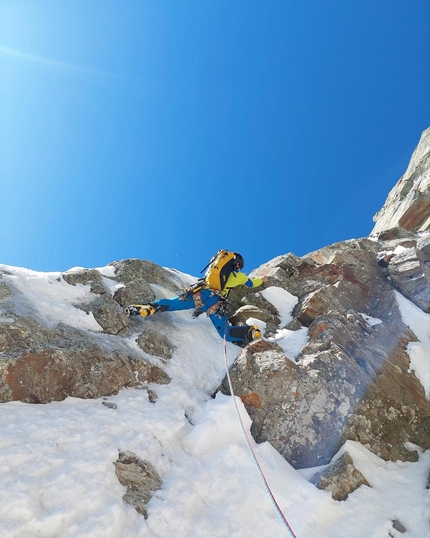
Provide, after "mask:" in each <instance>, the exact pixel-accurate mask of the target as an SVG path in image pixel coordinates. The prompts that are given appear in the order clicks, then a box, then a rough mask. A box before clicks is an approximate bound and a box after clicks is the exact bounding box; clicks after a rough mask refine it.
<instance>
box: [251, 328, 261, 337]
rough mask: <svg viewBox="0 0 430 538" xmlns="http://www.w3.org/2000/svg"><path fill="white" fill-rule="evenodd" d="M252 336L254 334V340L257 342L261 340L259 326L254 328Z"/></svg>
mask: <svg viewBox="0 0 430 538" xmlns="http://www.w3.org/2000/svg"><path fill="white" fill-rule="evenodd" d="M251 334H252V339H253V340H257V339H258V338H261V331H260V329H259V328H258V327H257V325H253V326H252V333H251Z"/></svg>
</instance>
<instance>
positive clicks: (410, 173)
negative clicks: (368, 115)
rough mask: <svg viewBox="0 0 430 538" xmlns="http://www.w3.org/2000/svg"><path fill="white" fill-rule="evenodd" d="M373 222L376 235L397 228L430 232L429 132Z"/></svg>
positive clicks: (424, 135) (422, 139)
mask: <svg viewBox="0 0 430 538" xmlns="http://www.w3.org/2000/svg"><path fill="white" fill-rule="evenodd" d="M373 220H374V221H375V223H376V224H375V227H374V228H373V232H372V233H373V234H377V233H380V232H382V231H384V230H389V229H391V228H394V227H396V226H400V227H401V228H403V229H405V230H408V231H411V232H422V231H429V230H430V129H427V130H426V131H424V132H423V134H422V136H421V140H420V142H419V144H418V146H417V148H416V150H415V152H414V154H413V155H412V159H411V162H410V164H409V166H408V169H407V170H406V172H405V174H404V176H403V177H401V178H400V179H399V181H398V182H397V184H396V185H395V187H394V188H393V190H392V191H391V192H390V194H389V195H388V198H387V201H386V202H385V205H384V207H383V208H382V209H381V210H380V211H379V212H378V213H377V214H376V215H375V216H374V218H373Z"/></svg>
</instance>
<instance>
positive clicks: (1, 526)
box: [0, 267, 430, 538]
mask: <svg viewBox="0 0 430 538" xmlns="http://www.w3.org/2000/svg"><path fill="white" fill-rule="evenodd" d="M1 268H2V267H0V269H1ZM8 270H9V271H10V272H11V273H12V275H5V274H3V278H5V280H6V279H7V284H8V285H9V286H10V287H13V291H14V296H13V298H12V299H11V298H8V299H6V300H7V301H9V300H13V301H15V306H16V307H20V306H22V308H24V304H25V302H24V298H25V300H26V301H28V302H29V303H30V304H31V307H32V309H33V312H32V315H34V316H36V317H37V318H38V320H39V321H43V322H45V323H48V324H49V323H53V320H54V318H55V316H56V315H60V314H61V312H62V310H63V309H64V310H66V311H67V316H68V317H67V319H66V316H65V317H64V318H62V319H63V320H64V321H65V322H67V323H69V324H70V322H71V321H72V322H73V323H74V324H76V325H79V324H80V323H82V326H83V327H85V329H86V330H97V329H92V328H91V327H92V324H91V322H90V321H88V318H89V317H88V316H86V314H84V313H82V314H84V316H86V317H83V318H82V319H81V317H80V316H81V314H80V313H79V312H81V311H79V310H78V309H77V308H75V307H74V303H75V301H76V302H78V301H80V300H82V299H87V298H89V297H90V292H89V289H88V287H87V286H79V285H77V286H70V285H68V284H67V283H65V282H64V281H63V280H61V279H60V280H58V277H59V276H60V275H57V274H56V273H44V274H42V273H35V272H30V271H27V270H20V269H15V268H8ZM104 276H105V278H109V277H110V276H111V274H110V273H108V272H105V274H104ZM180 278H182V277H180V275H178V280H179V279H180ZM189 280H191V277H190V279H189ZM158 291H161V292H163V293H167V291H168V290H164V289H159V290H158ZM268 297H270V301H271V302H272V304H274V305H275V306H276V308H278V309H279V312H280V315H281V318H282V319H283V322H285V321H286V320H288V316H289V315H290V313H291V310H292V308H293V306H294V305H293V303H294V299H292V298H291V297H290V298H289V297H287V296H286V295H285V294H284V293H276V290H271V291H270V292H269V294H268ZM28 302H27V303H26V304H28ZM42 304H43V305H44V307H45V308H46V309H47V310H49V312H46V311H44V310H43V308H42V306H41V305H42ZM75 310H76V311H77V312H75ZM288 312H290V313H288ZM412 318H413V321H414V323H415V322H417V320H419V319H421V318H419V317H418V316H416V313H414V315H413V316H412ZM84 320H85V321H86V323H84ZM57 321H58V320H57ZM139 323H141V324H143V323H151V324H152V326H153V328H154V329H157V330H160V331H164V332H166V331H168V333H169V338H171V339H172V341H173V343H174V344H175V346H176V349H175V352H174V354H173V357H172V359H171V360H170V361H168V363H166V364H163V368H165V369H166V371H167V373H168V374H169V375H170V376H171V378H172V381H171V383H170V384H169V385H149V386H148V388H149V389H152V390H154V391H155V392H156V393H157V395H158V399H157V400H156V402H155V403H151V402H150V401H149V399H148V394H147V391H146V390H145V389H144V388H141V389H138V388H136V389H123V390H121V391H120V392H119V394H117V395H115V396H111V397H109V398H100V399H98V400H82V399H76V398H67V399H66V400H64V401H62V402H52V403H50V404H46V405H31V404H24V403H21V402H8V403H3V404H1V413H0V455H1V457H0V484H1V487H0V536H1V537H2V538H36V537H42V538H102V537H103V538H198V537H201V536H205V537H208V538H245V537H246V538H249V537H255V538H274V537H276V538H277V537H280V538H281V537H283V536H288V533H287V531H286V529H285V527H284V526H283V525H282V522H281V520H280V519H279V517H278V516H277V514H276V511H275V509H274V506H273V505H272V503H271V500H270V498H269V496H268V495H267V492H266V490H265V488H264V485H263V484H262V482H261V480H260V477H259V475H258V473H257V470H256V468H255V466H254V463H253V460H252V458H251V455H250V453H249V451H248V448H247V445H246V442H245V439H244V437H243V435H242V432H241V429H240V425H239V422H238V419H237V415H236V412H235V407H234V402H233V400H232V398H231V397H227V396H224V395H222V394H221V393H218V394H217V395H216V398H212V397H211V394H213V393H214V391H215V390H216V388H217V387H218V385H219V383H220V381H221V380H222V379H223V377H224V375H225V359H224V355H223V348H224V342H223V340H222V339H220V338H219V336H218V335H217V333H216V331H215V330H214V328H213V326H212V324H211V323H210V321H209V320H208V319H207V318H206V317H204V316H200V317H199V318H197V319H195V320H193V319H192V318H191V316H190V313H189V312H172V313H165V314H163V316H161V315H160V316H158V317H157V316H154V317H153V318H150V319H148V320H138V321H137V322H136V332H138V331H139ZM417 323H418V322H417ZM76 325H74V326H76ZM420 327H421V325H420ZM413 330H414V332H415V329H413ZM417 331H418V333H420V331H421V329H417ZM290 332H293V331H290ZM295 333H299V334H300V331H295ZM283 334H284V333H283V332H282V331H281V332H280V333H279V334H278V335H277V337H278V340H277V341H278V342H280V343H281V342H282V341H283V340H285V339H288V338H292V337H291V336H288V337H287V336H282V335H283ZM420 334H421V333H420ZM281 336H282V338H281ZM302 336H304V333H303V334H302ZM421 336H422V335H421ZM421 336H420V338H421ZM99 338H100V339H105V345H106V348H108V347H109V345H112V337H111V336H109V335H103V334H99ZM297 338H299V336H297ZM129 345H130V346H135V345H136V344H135V342H134V339H133V338H130V339H129ZM300 345H301V344H300ZM298 347H299V344H297V346H296V350H297V348H298ZM239 351H240V349H239V348H237V346H234V345H233V344H228V345H227V353H228V356H227V361H228V363H229V364H231V363H232V362H233V361H234V360H235V358H236V356H237V354H238V352H239ZM149 358H150V359H151V360H152V362H154V363H155V364H157V363H158V362H160V361H159V359H157V358H155V357H149ZM103 402H105V403H112V404H115V405H116V408H109V407H107V406H105V405H103ZM237 405H238V406H239V410H240V414H241V417H242V419H243V421H244V424H245V427H246V429H247V431H248V435H249V428H250V426H251V420H250V418H249V416H248V415H247V413H246V410H245V408H244V406H243V404H242V402H241V401H240V400H239V399H238V400H237ZM251 443H252V446H253V449H254V450H255V453H256V455H257V458H258V460H259V463H260V465H261V467H262V468H263V471H264V473H265V476H266V478H267V480H268V483H269V485H270V488H271V490H272V491H273V494H274V496H275V498H276V500H277V502H278V504H279V506H280V508H281V510H282V512H283V514H284V515H285V517H286V518H287V520H288V522H289V524H290V525H291V527H292V528H293V530H294V532H295V534H296V536H297V538H313V537H315V538H316V537H318V538H363V537H366V538H389V537H400V536H403V537H404V538H425V537H426V536H427V537H428V518H429V503H428V492H427V491H426V490H425V485H426V479H427V475H428V471H429V467H430V451H427V452H423V451H420V459H419V461H418V462H415V463H411V462H407V463H402V462H384V461H382V460H380V459H379V458H377V457H376V456H375V455H374V454H372V453H370V452H369V451H368V450H367V449H366V448H364V447H363V446H361V445H359V444H358V443H353V442H351V441H348V442H347V443H346V444H345V446H344V447H343V449H342V450H343V451H344V450H347V451H348V452H349V454H350V455H351V457H352V458H353V460H354V464H355V465H356V467H357V468H358V469H359V470H360V471H361V472H362V473H363V474H364V476H365V477H366V479H367V480H368V482H369V483H370V484H371V486H372V487H371V488H369V487H363V486H362V487H360V488H359V489H358V490H357V491H355V492H354V493H352V494H351V495H350V496H349V497H348V499H347V500H346V501H344V502H336V501H334V500H333V499H332V498H331V495H330V494H329V493H327V492H325V491H320V490H318V489H317V488H316V487H315V486H313V485H312V484H311V483H310V482H309V478H311V476H312V475H313V473H314V472H315V469H310V470H302V471H300V472H299V471H296V470H294V469H293V468H292V467H291V466H290V465H289V464H288V463H287V462H286V461H285V460H284V459H283V458H282V457H281V456H280V455H279V454H278V453H277V452H276V450H275V449H274V448H273V447H272V446H271V445H270V444H269V443H262V444H259V445H257V444H256V443H254V441H253V440H252V438H251ZM410 448H411V449H413V448H416V447H410ZM119 450H129V451H132V452H135V453H136V454H137V455H138V456H139V457H140V458H142V459H144V460H147V461H148V462H150V463H151V464H152V465H153V466H154V467H155V468H156V469H157V471H158V473H159V474H160V476H161V478H162V481H163V485H162V487H161V489H160V490H158V491H157V492H155V493H154V495H153V497H152V499H151V500H150V502H149V503H148V514H149V518H148V519H147V520H145V519H144V518H143V517H142V516H141V515H139V514H138V513H137V512H136V511H135V510H134V509H133V508H132V507H130V506H129V505H127V504H126V503H124V501H123V499H122V497H123V495H124V493H125V491H126V489H125V487H123V486H121V485H120V483H119V482H118V480H117V478H116V475H115V471H114V465H113V463H114V462H115V461H116V459H117V457H118V451H119ZM339 455H340V453H339ZM393 519H398V520H399V521H400V522H401V523H402V524H403V525H404V526H405V527H406V528H407V532H406V533H404V534H400V533H399V532H398V531H396V530H395V529H394V528H393V526H392V520H393Z"/></svg>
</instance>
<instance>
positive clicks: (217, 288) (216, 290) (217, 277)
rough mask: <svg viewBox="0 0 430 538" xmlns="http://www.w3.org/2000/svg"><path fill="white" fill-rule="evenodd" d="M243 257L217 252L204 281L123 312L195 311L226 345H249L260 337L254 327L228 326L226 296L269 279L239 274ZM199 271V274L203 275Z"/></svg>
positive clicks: (135, 314)
mask: <svg viewBox="0 0 430 538" xmlns="http://www.w3.org/2000/svg"><path fill="white" fill-rule="evenodd" d="M243 267H244V260H243V257H242V256H241V255H240V254H238V253H237V252H228V251H226V250H220V251H218V253H217V255H215V256H214V257H213V258H212V259H211V261H210V262H209V264H208V265H207V266H206V267H205V268H204V269H203V271H205V270H206V269H207V271H206V273H205V276H204V278H201V279H199V280H198V281H197V283H196V284H194V285H193V286H190V287H189V288H186V289H185V290H183V291H182V292H181V293H179V294H178V295H177V296H176V297H173V298H172V299H158V300H156V301H153V302H151V303H149V304H147V305H135V304H133V305H130V306H127V307H126V308H125V309H124V312H125V314H126V315H127V316H139V315H140V316H143V317H147V316H151V315H153V314H155V313H156V312H166V311H174V310H189V309H194V316H193V317H197V316H199V315H200V314H202V313H203V312H205V313H206V315H207V316H208V317H209V319H210V320H211V321H212V323H213V325H214V327H215V329H216V330H217V331H218V333H219V335H220V336H221V337H222V338H224V336H225V338H226V340H227V341H228V342H234V343H239V344H240V343H248V342H251V341H252V340H255V339H257V338H260V337H261V331H260V329H259V328H258V327H257V326H256V325H240V326H231V325H229V323H228V320H227V312H226V311H227V297H228V294H229V292H230V290H231V289H232V288H235V287H237V286H242V285H244V286H246V287H248V288H256V287H258V286H261V284H262V283H263V282H267V281H268V278H267V277H266V276H264V277H263V278H252V279H251V278H248V277H247V276H246V275H245V273H242V272H241V269H243ZM203 271H202V272H203Z"/></svg>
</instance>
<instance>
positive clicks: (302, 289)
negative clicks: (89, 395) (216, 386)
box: [221, 132, 430, 468]
mask: <svg viewBox="0 0 430 538" xmlns="http://www.w3.org/2000/svg"><path fill="white" fill-rule="evenodd" d="M429 142H430V137H429V132H426V133H424V135H423V137H422V140H421V143H420V146H419V150H418V149H417V151H416V152H415V154H414V157H413V162H412V164H411V166H410V167H409V168H408V171H409V173H410V176H408V177H412V176H413V178H414V181H415V182H417V184H419V185H421V186H422V185H426V184H427V183H426V181H427V179H426V178H427V177H428V176H427V175H426V174H427V164H425V163H427V162H428V153H429V152H428V149H429V148H428V144H429ZM419 163H421V164H419ZM424 165H425V166H424ZM420 174H421V175H420ZM390 197H391V198H389V200H391V201H390V202H389V203H388V202H387V204H386V206H384V207H385V210H384V211H385V212H388V213H390V211H391V212H392V213H393V214H397V212H396V207H397V205H396V206H395V207H394V208H392V207H391V204H393V203H394V204H398V200H397V198H395V197H394V198H393V195H392V194H391V195H390ZM425 222H427V221H426V219H425V218H423V220H422V223H425ZM423 226H424V224H423ZM425 226H427V225H425ZM425 226H424V227H425ZM420 227H421V225H420ZM429 243H430V233H429V232H423V231H421V232H419V233H417V232H415V231H408V230H406V229H404V228H401V227H399V226H396V227H395V228H392V229H390V230H385V231H383V232H381V233H379V234H377V235H375V234H374V235H372V236H371V237H369V238H362V239H359V240H351V241H345V242H341V243H336V244H334V245H331V246H329V247H326V248H323V249H321V250H319V251H317V252H313V253H310V254H309V255H308V256H305V257H303V258H298V257H296V256H294V254H287V255H285V256H279V257H278V258H275V259H274V260H272V261H270V262H269V263H267V264H265V265H263V266H262V267H260V268H259V269H257V270H256V271H254V272H253V275H252V276H263V275H266V276H268V277H269V283H268V284H266V287H268V286H278V287H281V288H283V289H285V290H287V291H288V292H290V293H291V294H293V295H295V296H296V297H298V303H297V305H296V306H295V308H294V311H293V320H292V321H291V322H290V323H289V325H288V328H290V329H291V330H297V329H298V328H300V327H302V326H304V327H307V328H308V334H309V340H308V342H307V344H306V345H305V346H304V347H303V348H302V349H301V351H300V353H299V355H298V356H296V357H295V360H294V358H293V357H287V355H286V354H285V353H284V352H283V351H282V349H280V348H279V346H278V345H277V344H276V343H274V342H271V341H270V339H269V341H267V342H264V341H261V342H255V343H252V344H251V345H249V346H247V348H245V349H244V350H243V351H242V352H241V354H240V355H239V357H238V359H237V360H236V362H235V364H234V365H233V367H232V369H231V376H232V382H233V389H234V391H235V394H236V395H238V396H240V397H241V398H242V401H243V402H244V404H245V407H246V409H247V411H248V413H249V415H250V417H251V419H252V420H253V424H252V427H251V432H252V434H253V436H254V438H255V439H256V441H258V442H263V441H270V442H271V443H272V444H273V446H274V447H275V448H276V449H277V450H278V451H279V452H280V453H281V454H282V455H283V456H284V457H285V458H286V459H287V460H288V461H289V462H290V463H291V464H292V465H293V466H294V467H296V468H303V467H312V466H317V465H322V464H326V463H328V462H329V461H330V460H331V458H332V457H333V455H334V454H335V453H336V452H337V451H338V450H339V449H340V447H341V446H342V445H343V444H344V442H345V441H346V440H348V439H351V440H355V441H359V442H360V443H362V444H363V445H364V446H366V447H367V448H369V449H370V450H371V451H372V452H374V453H375V454H376V455H378V456H379V457H381V458H383V459H385V460H398V459H400V460H404V461H405V460H412V461H414V460H416V459H417V453H416V452H415V451H412V452H411V451H409V450H407V449H406V448H405V443H406V442H408V441H409V442H412V443H415V444H417V445H419V446H420V447H422V448H425V449H427V448H429V447H430V404H429V401H428V400H427V398H426V394H425V389H424V387H423V386H422V384H421V381H420V379H419V378H418V377H417V376H416V374H415V372H414V370H412V369H411V368H410V365H411V359H410V357H409V355H408V346H409V344H410V343H413V342H415V341H416V340H417V337H416V335H415V334H414V333H413V332H412V331H411V329H410V328H409V327H408V326H406V325H405V323H404V322H403V319H402V315H401V312H400V310H399V306H398V303H397V300H396V295H395V292H396V291H397V292H400V293H401V294H402V295H403V296H404V297H406V298H407V299H409V300H410V301H412V302H413V303H415V305H417V306H418V307H419V308H420V309H421V310H422V311H423V312H426V313H429V312H430V271H429V259H430V256H429ZM235 299H236V306H240V305H250V304H251V305H255V306H256V307H258V312H257V313H256V311H255V312H254V317H256V318H259V319H264V321H266V322H267V327H268V328H269V323H271V324H273V323H274V320H276V319H277V314H278V313H277V312H274V311H273V308H272V309H270V307H269V306H268V305H267V304H266V301H265V299H264V297H263V296H262V294H261V293H260V292H257V293H255V292H248V293H247V294H246V297H242V298H239V297H236V298H235ZM247 308H249V307H247ZM247 311H248V310H247V309H244V307H243V306H242V308H239V310H238V313H237V314H236V316H237V317H238V319H244V316H241V313H242V312H243V313H244V314H245V317H246V312H247ZM250 311H251V310H250ZM233 319H234V318H233ZM278 320H279V318H278ZM429 322H430V321H429ZM278 328H280V325H278ZM271 331H273V328H272V327H271ZM266 336H268V333H266ZM291 359H293V360H291ZM221 390H222V391H223V392H225V393H228V392H229V389H228V385H227V383H226V380H224V382H223V384H222V387H221Z"/></svg>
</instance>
